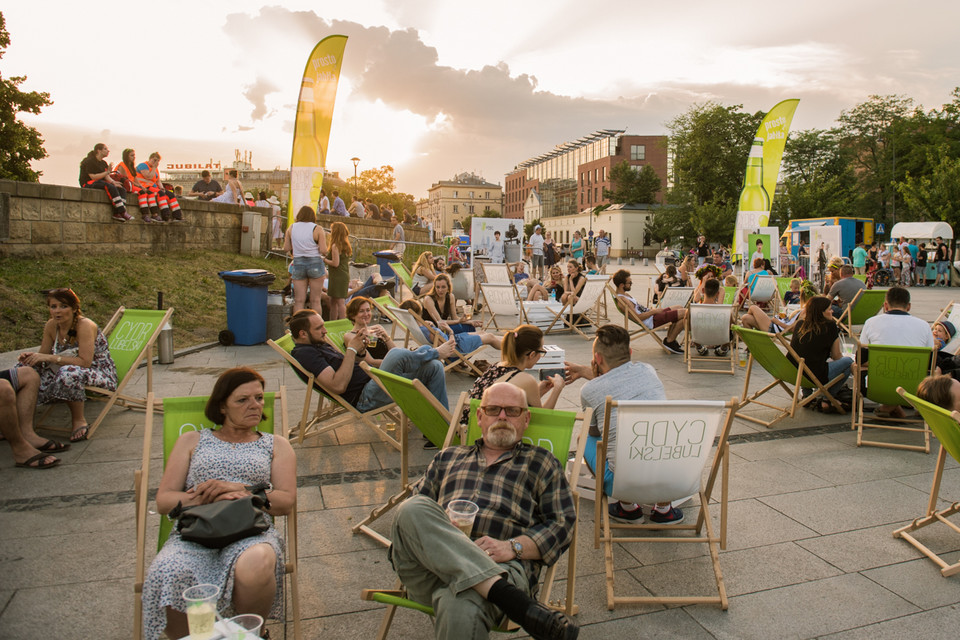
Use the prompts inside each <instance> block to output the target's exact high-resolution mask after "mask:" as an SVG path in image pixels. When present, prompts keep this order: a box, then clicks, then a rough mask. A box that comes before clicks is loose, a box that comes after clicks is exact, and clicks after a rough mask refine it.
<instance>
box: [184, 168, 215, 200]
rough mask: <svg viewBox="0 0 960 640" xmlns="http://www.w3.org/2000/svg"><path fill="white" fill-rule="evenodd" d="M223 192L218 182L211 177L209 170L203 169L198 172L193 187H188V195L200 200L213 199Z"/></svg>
mask: <svg viewBox="0 0 960 640" xmlns="http://www.w3.org/2000/svg"><path fill="white" fill-rule="evenodd" d="M222 193H223V189H222V188H220V183H219V182H217V181H216V180H214V179H213V177H212V176H211V175H210V172H209V171H207V170H206V169H204V170H203V171H201V172H200V179H199V180H198V181H197V183H196V184H195V185H193V188H192V189H190V193H188V194H187V195H188V196H196V197H197V198H199V199H200V200H213V199H214V198H216V197H217V196H219V195H221V194H222Z"/></svg>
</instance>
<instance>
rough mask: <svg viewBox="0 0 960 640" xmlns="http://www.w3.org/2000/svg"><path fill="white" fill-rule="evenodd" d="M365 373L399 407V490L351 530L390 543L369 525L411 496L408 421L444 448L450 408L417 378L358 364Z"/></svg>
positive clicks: (385, 544) (384, 543)
mask: <svg viewBox="0 0 960 640" xmlns="http://www.w3.org/2000/svg"><path fill="white" fill-rule="evenodd" d="M360 366H361V367H362V368H363V370H364V371H366V372H367V374H368V375H369V376H370V377H371V378H373V379H374V380H376V381H377V382H378V383H379V384H380V386H381V387H382V388H383V390H384V391H386V392H387V394H388V395H389V396H390V397H391V398H393V401H394V402H396V403H397V407H399V409H400V415H401V419H400V433H399V438H400V492H399V493H397V494H395V495H393V496H392V497H391V498H390V499H389V500H387V502H386V503H385V504H384V505H382V506H379V507H377V508H376V509H374V510H373V511H371V512H370V515H369V516H367V517H366V518H364V519H363V520H362V521H361V522H359V523H358V524H356V525H354V527H353V533H354V534H357V533H365V534H367V535H368V536H370V537H371V538H373V539H374V540H376V541H377V542H379V543H381V544H383V545H384V546H390V539H389V538H387V537H386V536H384V535H382V534H380V533H378V532H376V531H374V530H373V529H371V528H370V524H372V523H373V522H374V521H375V520H377V519H378V518H380V517H381V516H382V515H384V514H385V513H387V512H388V511H390V510H391V509H393V508H394V507H395V506H397V505H398V504H400V503H401V502H403V501H404V500H406V499H407V497H408V496H409V495H410V482H409V475H410V474H409V471H410V439H409V437H408V435H407V433H408V428H407V427H408V424H409V423H410V422H412V423H413V424H415V425H416V426H417V428H418V429H419V430H420V432H421V433H423V435H424V436H426V438H427V439H428V440H429V441H430V442H431V443H433V444H434V446H436V447H438V448H441V449H442V448H444V447H446V446H447V445H448V444H450V443H449V440H450V439H451V438H452V434H451V435H450V437H448V431H449V427H450V411H449V410H448V409H447V408H446V407H444V406H443V405H442V404H440V401H438V400H437V399H436V398H434V397H433V394H431V393H430V391H429V390H428V389H427V388H426V387H425V386H424V385H423V383H422V382H420V381H419V380H408V379H406V378H404V377H401V376H398V375H395V374H393V373H389V372H387V371H382V370H381V369H377V368H376V367H370V366H367V364H365V363H364V364H361V365H360Z"/></svg>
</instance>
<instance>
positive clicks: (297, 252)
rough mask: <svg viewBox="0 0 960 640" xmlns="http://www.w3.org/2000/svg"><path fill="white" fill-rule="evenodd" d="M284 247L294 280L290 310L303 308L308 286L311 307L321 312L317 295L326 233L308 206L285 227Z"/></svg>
mask: <svg viewBox="0 0 960 640" xmlns="http://www.w3.org/2000/svg"><path fill="white" fill-rule="evenodd" d="M283 249H284V251H286V252H287V253H288V254H292V255H293V264H291V265H290V278H291V280H292V281H293V313H296V312H297V311H300V310H301V309H303V308H304V306H305V304H306V301H307V289H308V288H309V289H310V308H311V309H313V310H314V311H316V312H317V313H320V297H321V295H322V294H323V279H324V276H326V275H327V267H326V265H325V264H324V262H323V256H324V255H325V254H326V253H327V235H326V234H325V233H324V231H323V229H322V228H321V227H320V226H319V225H318V224H317V214H316V213H314V211H313V209H311V208H310V207H308V206H303V207H301V208H300V211H298V212H297V218H296V222H294V223H293V224H292V225H290V227H289V228H288V229H287V234H286V236H285V237H284V240H283Z"/></svg>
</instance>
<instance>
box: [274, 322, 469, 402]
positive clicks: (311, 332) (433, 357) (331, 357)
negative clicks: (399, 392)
mask: <svg viewBox="0 0 960 640" xmlns="http://www.w3.org/2000/svg"><path fill="white" fill-rule="evenodd" d="M290 334H291V335H292V336H293V341H294V342H295V343H296V346H294V348H293V351H291V352H290V355H292V356H293V357H294V358H295V359H296V360H297V362H299V363H300V364H301V365H303V368H304V369H306V370H307V371H309V372H310V373H312V374H313V375H314V376H316V380H317V382H318V383H319V384H320V385H321V386H322V387H323V388H324V389H328V390H329V391H332V392H333V393H336V394H338V395H340V396H341V397H342V398H343V399H344V400H345V401H346V402H347V403H348V404H350V405H353V406H354V407H356V408H357V411H360V412H361V413H366V412H367V411H372V410H373V409H377V408H379V407H383V406H386V405H388V404H390V403H391V402H393V400H392V399H391V398H390V396H389V395H387V393H386V392H385V391H384V390H383V389H382V388H381V387H380V385H378V384H377V383H376V381H374V380H372V379H371V378H370V376H368V375H367V374H366V372H365V371H364V370H363V369H361V368H360V361H361V360H362V359H363V358H364V356H366V354H367V336H366V334H365V333H361V332H357V333H356V335H354V336H353V338H351V339H350V340H349V341H347V343H346V345H345V347H346V348H345V350H344V352H343V353H340V352H339V351H337V349H336V348H335V347H334V346H333V345H332V344H331V343H330V342H329V341H328V340H327V328H326V326H325V325H324V322H323V318H322V317H320V314H319V313H317V312H316V311H314V310H313V309H303V310H301V311H298V312H297V313H296V314H294V316H293V318H291V319H290ZM454 349H455V343H454V342H453V341H452V340H451V341H449V342H446V343H444V344H442V345H440V346H439V347H437V348H433V347H431V346H427V345H424V346H422V347H420V348H419V349H417V350H416V351H408V350H407V349H401V348H394V349H390V351H388V352H387V355H386V356H385V357H384V358H383V362H381V363H380V366H379V367H378V368H379V369H381V370H383V371H387V372H389V373H393V374H395V375H398V376H401V377H404V378H407V379H408V380H413V379H417V380H419V381H420V382H422V383H423V386H425V387H426V388H427V389H428V390H429V391H430V393H431V394H432V395H433V397H435V398H436V399H437V400H439V401H440V404H442V405H443V406H444V407H447V408H449V404H448V401H447V381H446V378H445V372H444V369H443V360H445V359H447V358H449V357H450V356H451V355H453V351H454Z"/></svg>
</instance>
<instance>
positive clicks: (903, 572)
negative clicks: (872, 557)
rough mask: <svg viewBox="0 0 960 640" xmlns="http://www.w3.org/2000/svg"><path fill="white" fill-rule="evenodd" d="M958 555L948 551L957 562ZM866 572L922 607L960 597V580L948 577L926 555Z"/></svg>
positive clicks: (951, 558)
mask: <svg viewBox="0 0 960 640" xmlns="http://www.w3.org/2000/svg"><path fill="white" fill-rule="evenodd" d="M958 556H960V554H958V553H950V554H945V555H944V560H946V561H947V562H949V563H951V564H953V563H954V562H957V560H958V559H960V558H958ZM863 575H864V576H866V577H867V578H870V579H871V580H873V581H874V582H876V583H877V584H880V585H882V586H884V587H886V588H887V589H889V590H890V591H892V592H894V593H895V594H897V595H898V596H900V597H901V598H903V599H904V600H906V601H908V602H911V603H913V604H915V605H917V606H918V607H920V608H921V609H935V608H937V607H942V606H944V605H950V604H954V603H956V602H958V601H960V581H958V580H953V579H951V578H944V577H943V575H942V574H941V573H940V567H938V566H937V565H936V564H935V563H934V562H932V561H931V560H929V559H928V558H927V557H926V556H924V557H923V558H920V559H918V560H911V561H909V562H901V563H899V564H895V565H890V566H887V567H880V568H878V569H871V570H870V571H864V572H863Z"/></svg>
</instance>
